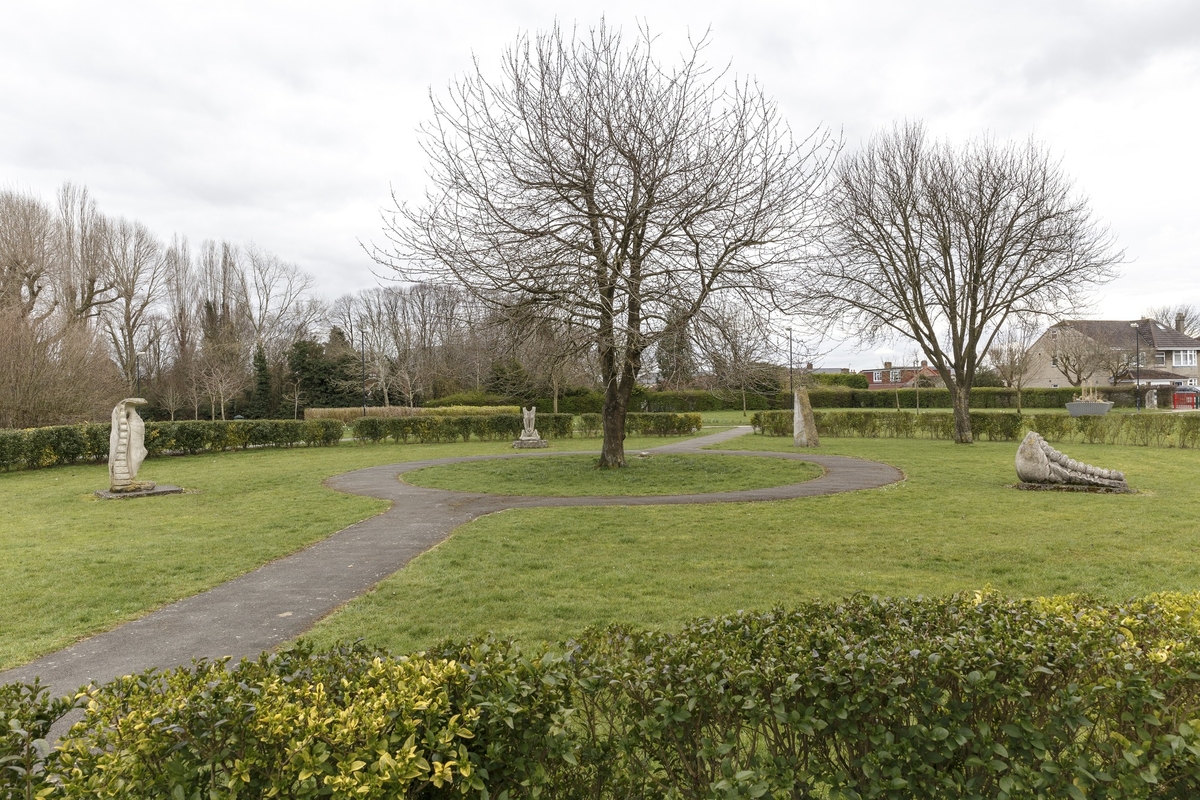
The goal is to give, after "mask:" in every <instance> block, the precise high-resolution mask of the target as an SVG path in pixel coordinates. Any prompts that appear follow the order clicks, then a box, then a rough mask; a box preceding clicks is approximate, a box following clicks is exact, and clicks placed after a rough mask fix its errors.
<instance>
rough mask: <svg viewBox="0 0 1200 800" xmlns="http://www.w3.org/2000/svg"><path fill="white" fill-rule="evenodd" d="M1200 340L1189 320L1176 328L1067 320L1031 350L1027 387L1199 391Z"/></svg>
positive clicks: (1148, 321) (1178, 322)
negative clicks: (1189, 330)
mask: <svg viewBox="0 0 1200 800" xmlns="http://www.w3.org/2000/svg"><path fill="white" fill-rule="evenodd" d="M1198 353H1200V339H1195V338H1193V337H1191V336H1188V335H1187V334H1186V333H1184V332H1183V317H1182V315H1180V316H1179V317H1177V318H1176V320H1175V327H1174V328H1172V327H1170V326H1168V325H1164V324H1162V323H1161V322H1157V321H1155V320H1152V319H1139V320H1090V319H1078V320H1064V321H1062V322H1059V323H1057V324H1055V325H1051V326H1050V327H1049V328H1048V329H1047V330H1046V332H1045V333H1043V334H1042V335H1041V336H1040V337H1039V338H1038V340H1037V341H1036V342H1034V343H1033V345H1032V346H1031V347H1030V349H1029V355H1030V362H1031V366H1030V369H1029V372H1028V373H1027V374H1026V375H1025V380H1024V381H1023V385H1024V386H1028V387H1046V388H1055V387H1063V386H1071V385H1073V384H1072V379H1073V378H1080V377H1082V382H1083V383H1085V384H1094V385H1108V386H1129V385H1131V384H1133V383H1135V382H1136V381H1138V380H1140V381H1141V384H1142V385H1143V386H1196V385H1197V384H1200V366H1198V365H1197V354H1198Z"/></svg>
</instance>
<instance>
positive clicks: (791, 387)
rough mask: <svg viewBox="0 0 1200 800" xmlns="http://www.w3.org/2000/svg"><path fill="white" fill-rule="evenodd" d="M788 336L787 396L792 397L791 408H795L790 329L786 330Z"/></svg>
mask: <svg viewBox="0 0 1200 800" xmlns="http://www.w3.org/2000/svg"><path fill="white" fill-rule="evenodd" d="M787 335H788V394H790V395H791V396H792V408H795V407H796V384H795V382H794V380H793V378H792V329H791V327H790V326H789V327H788V329H787Z"/></svg>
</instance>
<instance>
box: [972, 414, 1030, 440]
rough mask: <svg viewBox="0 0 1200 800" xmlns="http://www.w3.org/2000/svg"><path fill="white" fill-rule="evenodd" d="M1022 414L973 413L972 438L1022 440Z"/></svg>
mask: <svg viewBox="0 0 1200 800" xmlns="http://www.w3.org/2000/svg"><path fill="white" fill-rule="evenodd" d="M1021 428H1022V419H1021V415H1020V414H1009V413H1005V412H998V413H978V412H971V437H972V438H983V437H987V438H988V439H989V440H991V441H1003V442H1012V441H1016V440H1017V439H1019V438H1021V436H1022V435H1023V431H1022V429H1021Z"/></svg>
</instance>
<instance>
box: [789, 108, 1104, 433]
mask: <svg viewBox="0 0 1200 800" xmlns="http://www.w3.org/2000/svg"><path fill="white" fill-rule="evenodd" d="M828 214H829V232H828V236H827V239H826V244H827V247H826V251H825V253H826V254H825V257H824V258H823V259H822V264H821V266H820V268H819V270H818V271H817V274H816V276H815V280H814V281H813V282H811V283H808V284H806V287H805V288H806V289H807V293H806V296H805V297H804V298H803V301H802V306H803V307H804V308H805V310H807V311H808V312H809V313H810V314H812V315H814V316H815V317H817V318H818V319H820V320H821V323H822V324H823V325H825V324H827V323H828V320H829V319H831V318H836V319H838V320H840V321H841V323H842V324H843V325H844V326H845V328H846V329H847V330H849V331H851V332H853V333H855V334H857V335H858V336H859V337H861V339H863V340H864V341H872V340H879V339H885V338H888V337H891V336H895V335H896V334H899V335H901V336H903V337H907V338H911V339H914V340H915V341H916V343H917V344H918V346H919V347H920V348H921V349H922V351H923V352H924V353H925V355H926V356H927V357H928V359H929V361H930V363H931V364H932V365H933V366H934V367H935V368H936V369H937V371H938V374H939V375H940V376H941V378H942V380H943V381H944V382H945V384H946V386H947V387H948V388H949V389H950V390H951V393H952V396H953V402H954V438H955V441H957V442H959V443H964V444H966V443H970V442H971V421H970V416H969V414H968V411H969V408H970V397H971V383H972V380H973V379H974V376H975V371H976V369H977V367H978V366H979V365H980V363H981V359H982V358H984V356H985V354H986V353H987V351H988V349H989V348H990V347H991V346H992V343H993V340H994V338H995V337H996V334H997V332H998V331H999V330H1000V329H1001V328H1003V327H1004V325H1005V323H1006V321H1008V320H1009V319H1010V317H1013V316H1014V315H1015V316H1023V317H1029V316H1041V315H1051V316H1059V315H1062V314H1066V313H1068V312H1071V311H1076V310H1078V309H1079V308H1080V307H1081V304H1082V303H1083V302H1084V300H1086V298H1087V294H1088V293H1089V291H1090V290H1091V289H1092V288H1093V287H1094V286H1095V285H1097V284H1099V283H1102V282H1104V281H1107V280H1109V279H1111V278H1112V277H1113V275H1114V273H1115V267H1116V265H1117V264H1118V263H1119V261H1120V259H1121V255H1122V254H1121V253H1120V252H1118V251H1115V250H1114V249H1113V243H1112V239H1111V237H1110V236H1109V234H1108V232H1107V230H1106V229H1105V228H1103V227H1101V226H1099V225H1098V224H1097V223H1096V222H1095V221H1094V220H1093V218H1092V214H1091V211H1090V210H1089V208H1088V204H1087V201H1086V200H1085V199H1083V198H1082V197H1079V196H1078V195H1077V194H1076V193H1075V190H1074V187H1073V185H1072V182H1071V181H1070V180H1069V179H1068V177H1067V176H1066V175H1064V174H1063V171H1062V168H1061V165H1060V164H1059V163H1058V162H1056V161H1055V160H1054V159H1052V158H1051V156H1050V154H1049V153H1048V152H1047V151H1046V149H1045V148H1044V147H1042V146H1041V145H1039V144H1037V143H1035V142H1033V141H1030V142H1028V143H1026V144H1007V145H1001V144H997V143H996V142H994V141H992V140H990V139H981V140H976V141H972V142H968V143H967V144H965V145H963V146H962V147H954V146H952V145H950V144H949V143H945V142H933V141H930V140H929V138H928V137H927V136H926V133H925V129H924V127H923V126H922V125H921V124H919V123H908V124H904V125H897V126H895V127H894V128H893V129H892V130H890V131H886V132H883V133H880V134H878V135H877V136H875V137H874V138H873V139H871V141H870V142H869V143H868V144H867V145H866V146H865V147H864V148H863V149H862V150H860V151H859V152H857V153H855V154H853V155H851V156H849V157H847V158H845V159H843V161H842V162H841V164H840V165H839V167H838V170H837V175H836V177H835V179H834V181H833V188H832V190H831V192H830V201H829V204H828Z"/></svg>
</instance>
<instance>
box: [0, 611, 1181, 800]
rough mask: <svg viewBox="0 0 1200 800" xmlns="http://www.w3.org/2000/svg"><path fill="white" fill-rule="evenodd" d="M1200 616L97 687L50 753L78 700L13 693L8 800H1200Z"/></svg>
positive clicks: (682, 636)
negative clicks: (47, 740)
mask: <svg viewBox="0 0 1200 800" xmlns="http://www.w3.org/2000/svg"><path fill="white" fill-rule="evenodd" d="M1198 609H1200V595H1194V594H1193V595H1156V596H1153V597H1148V598H1144V599H1140V600H1136V601H1132V602H1129V603H1126V604H1123V605H1106V604H1102V603H1096V602H1090V601H1088V600H1086V599H1084V598H1079V597H1066V598H1054V599H1049V600H1009V599H1005V598H1002V597H999V596H997V595H994V594H991V593H976V594H959V595H954V596H951V597H943V598H932V599H930V598H925V599H915V600H914V599H905V600H886V599H878V598H868V597H863V596H855V597H852V598H849V599H847V600H845V601H842V602H836V603H831V602H813V603H810V604H807V605H805V606H803V607H801V608H798V609H796V610H792V611H783V610H776V611H772V612H768V613H755V614H743V613H739V614H736V615H731V616H726V617H719V618H716V619H704V620H698V621H696V622H694V623H692V624H690V625H688V626H686V627H684V629H683V630H681V631H680V632H679V633H674V634H672V633H652V632H644V631H634V630H627V629H624V628H621V627H613V628H609V629H606V630H602V631H593V632H589V633H588V634H586V635H584V636H583V637H582V638H581V639H580V640H579V641H572V642H569V643H566V644H565V645H562V646H560V647H557V648H552V649H550V650H548V651H537V652H533V653H530V654H525V653H523V652H522V651H521V650H520V649H519V648H518V647H517V646H516V645H515V644H512V643H509V642H502V641H496V640H493V639H484V640H478V641H473V642H468V643H466V644H461V645H453V644H448V645H445V646H442V647H439V648H436V649H435V650H434V651H433V652H429V653H422V654H417V655H414V656H411V657H408V658H395V657H392V656H390V655H388V654H385V653H380V652H375V651H371V650H369V649H366V648H363V647H361V646H353V647H344V648H340V649H335V650H331V651H327V652H317V653H314V652H311V651H310V650H308V649H307V648H305V647H304V646H300V647H297V648H295V649H293V650H289V651H285V652H282V653H278V654H275V655H264V656H263V657H262V658H261V659H259V660H258V661H256V662H243V663H241V664H239V665H237V666H231V667H229V668H228V669H226V668H225V667H224V666H223V665H221V664H212V663H201V664H197V665H195V666H194V667H193V668H192V669H182V670H175V671H172V672H169V673H147V674H145V675H141V676H136V677H132V678H126V679H122V680H119V681H116V682H113V683H111V684H108V685H106V686H102V687H91V688H89V689H87V690H86V691H85V692H83V693H82V694H80V696H79V697H78V698H77V702H78V703H79V704H80V705H82V706H83V708H84V718H83V719H82V721H80V722H79V723H78V724H76V725H75V726H74V727H73V728H72V729H71V731H70V733H69V734H68V736H67V737H66V738H65V739H64V740H63V741H61V742H60V743H59V745H58V747H57V748H56V749H53V750H49V749H48V748H47V747H46V746H45V744H44V742H41V743H39V741H38V739H39V737H43V736H45V732H46V731H47V730H48V725H49V723H50V722H51V721H52V720H53V719H54V718H56V717H57V716H59V715H61V714H62V713H64V712H65V711H66V709H67V708H68V707H69V706H70V705H71V704H72V703H67V702H64V703H59V704H55V703H52V702H50V701H49V700H48V699H47V698H46V696H45V694H44V693H41V694H39V693H38V690H37V688H36V687H21V686H9V687H5V688H3V689H0V723H2V724H0V731H7V733H0V741H2V742H3V745H2V749H0V759H5V761H4V769H3V771H2V772H0V774H2V775H3V777H0V797H3V796H19V797H25V796H26V794H25V792H26V791H28V792H29V793H30V794H31V795H38V794H39V793H41V792H45V793H46V796H52V797H189V798H190V797H246V798H251V797H253V798H259V797H293V798H300V797H321V796H337V797H351V796H352V797H367V798H384V797H388V798H391V797H443V796H445V797H451V796H468V797H509V798H516V797H535V796H540V797H548V798H576V797H578V798H584V797H589V798H630V797H639V798H640V797H681V798H730V797H830V798H866V797H880V798H896V799H897V800H899V798H905V800H908V798H947V800H949V799H950V798H954V800H958V799H959V798H1185V797H1195V796H1198V795H1200V718H1198V717H1200V647H1198V646H1197V645H1200V621H1198V619H1197V614H1196V612H1197V610H1198ZM5 792H7V793H8V794H7V795H5Z"/></svg>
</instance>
